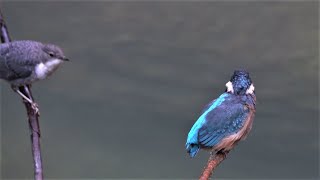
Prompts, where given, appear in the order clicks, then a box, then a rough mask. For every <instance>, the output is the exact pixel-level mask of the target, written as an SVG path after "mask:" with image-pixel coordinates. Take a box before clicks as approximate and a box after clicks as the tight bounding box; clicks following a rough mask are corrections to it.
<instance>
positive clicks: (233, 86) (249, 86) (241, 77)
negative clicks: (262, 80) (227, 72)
mask: <svg viewBox="0 0 320 180" xmlns="http://www.w3.org/2000/svg"><path fill="white" fill-rule="evenodd" d="M226 86H227V90H226V92H229V93H232V94H236V95H245V94H253V93H254V86H253V83H252V81H251V79H250V77H249V73H248V72H247V71H244V70H236V71H234V73H233V75H232V77H231V79H230V81H229V82H228V83H227V84H226Z"/></svg>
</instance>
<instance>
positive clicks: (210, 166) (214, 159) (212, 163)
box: [199, 152, 228, 180]
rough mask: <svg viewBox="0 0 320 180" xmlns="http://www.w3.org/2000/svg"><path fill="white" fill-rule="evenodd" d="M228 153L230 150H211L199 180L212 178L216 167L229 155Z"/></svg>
mask: <svg viewBox="0 0 320 180" xmlns="http://www.w3.org/2000/svg"><path fill="white" fill-rule="evenodd" d="M227 154H228V152H223V153H221V152H218V153H214V152H211V153H210V157H209V160H208V163H207V166H206V167H205V168H204V170H203V172H202V174H201V176H200V178H199V180H208V179H210V177H211V175H212V173H213V171H214V170H215V168H216V167H217V166H218V165H219V164H220V163H221V162H222V161H223V160H224V159H225V158H226V157H227Z"/></svg>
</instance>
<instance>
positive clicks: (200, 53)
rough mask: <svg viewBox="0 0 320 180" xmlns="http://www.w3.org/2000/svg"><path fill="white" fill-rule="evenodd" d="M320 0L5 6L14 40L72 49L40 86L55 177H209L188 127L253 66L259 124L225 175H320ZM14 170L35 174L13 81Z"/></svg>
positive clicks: (5, 115)
mask: <svg viewBox="0 0 320 180" xmlns="http://www.w3.org/2000/svg"><path fill="white" fill-rule="evenodd" d="M317 7H318V3H316V2H308V3H302V2H300V3H297V2H282V3H271V2H266V3H254V2H239V3H235V2H229V3H221V2H211V3H210V2H208V3H205V2H194V3H191V2H185V3H182V2H180V3H178V2H175V3H168V2H167V3H165V2H157V3H145V2H131V3H129V2H120V3H115V2H95V3H93V2H90V3H89V2H87V3H85V2H82V3H80V2H77V3H75V2H51V3H48V2H47V3H44V2H26V3H23V2H2V3H1V9H2V11H3V13H4V15H5V17H6V21H7V25H8V27H9V31H10V34H11V36H12V38H13V39H33V40H38V41H43V42H51V43H55V44H58V45H60V46H61V47H62V48H63V49H64V51H65V53H66V55H67V56H68V57H69V58H70V59H71V62H70V63H65V64H64V65H63V67H61V68H60V69H59V70H58V71H57V72H56V73H55V74H54V75H53V76H52V77H50V78H49V79H48V80H46V81H43V82H39V83H37V84H34V86H33V92H34V96H35V98H36V100H37V101H38V103H39V105H40V108H41V117H40V120H41V130H42V150H43V161H44V167H45V176H46V177H48V178H116V177H117V178H147V179H149V178H182V179H186V178H197V177H198V176H199V175H200V171H201V170H202V168H203V166H204V164H205V163H206V159H207V157H208V153H207V152H204V151H201V153H200V154H199V155H198V156H197V157H196V158H195V159H190V158H189V157H188V156H187V154H186V152H185V149H184V144H185V140H186V136H187V133H188V132H189V130H190V128H191V126H192V124H193V123H194V122H195V120H196V119H197V118H198V117H199V115H200V112H201V109H202V107H203V106H204V105H205V104H206V103H207V102H209V101H210V100H212V99H214V98H216V97H218V96H219V94H221V93H222V92H223V91H224V90H225V86H224V85H225V83H226V82H227V81H228V80H229V78H230V76H231V74H232V73H233V70H234V69H238V68H244V69H247V70H248V71H249V72H250V73H251V77H252V79H253V81H254V83H255V86H256V93H257V98H258V105H257V114H256V119H255V122H254V127H253V131H252V132H251V134H250V135H249V137H248V138H247V141H245V142H242V143H240V144H239V146H237V147H236V149H235V150H233V151H232V152H231V153H230V154H229V156H228V159H227V160H226V161H224V162H223V163H222V164H221V166H219V168H218V169H217V170H216V175H215V177H219V178H245V179H248V178H267V179H270V178H316V177H317V176H318V168H319V164H318V160H319V156H318V151H319V138H318V137H319V133H318V132H319V131H318V129H319V122H318V119H319V113H318V111H319V103H318V100H319V62H318V59H319V55H318V51H319V46H318V33H319V23H318V22H319V18H318V8H317ZM1 91H2V96H1V102H2V108H1V110H2V114H1V115H2V116H1V126H2V127H1V135H2V143H1V146H2V148H1V150H2V151H1V170H2V177H3V178H31V177H32V175H33V170H32V159H31V152H30V149H31V148H30V140H29V130H28V124H27V120H26V115H25V109H24V106H23V105H22V103H21V102H20V99H19V97H18V96H17V95H16V94H14V93H13V92H12V91H11V89H10V87H9V85H8V84H7V83H5V82H2V83H1Z"/></svg>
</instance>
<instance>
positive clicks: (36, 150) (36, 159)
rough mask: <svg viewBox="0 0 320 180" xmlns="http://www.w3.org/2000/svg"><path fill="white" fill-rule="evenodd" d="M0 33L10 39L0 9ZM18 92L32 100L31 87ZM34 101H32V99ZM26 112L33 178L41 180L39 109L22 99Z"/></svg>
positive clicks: (2, 37) (6, 40)
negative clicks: (29, 132) (29, 134)
mask: <svg viewBox="0 0 320 180" xmlns="http://www.w3.org/2000/svg"><path fill="white" fill-rule="evenodd" d="M0 29H1V31H0V33H1V36H0V37H1V43H8V42H10V41H11V39H10V36H9V33H8V29H7V26H6V24H5V21H4V18H3V15H2V12H1V10H0ZM19 90H20V92H22V93H23V94H24V95H25V96H26V97H28V98H29V99H31V100H32V101H33V97H32V92H31V88H30V87H29V86H22V87H19ZM33 102H34V101H33ZM23 103H24V105H25V107H26V109H27V114H28V122H29V128H30V131H31V144H32V155H33V165H34V179H35V180H42V179H43V171H42V160H41V149H40V127H39V119H38V118H39V111H36V109H35V108H33V107H32V104H31V103H29V102H27V101H25V100H24V101H23Z"/></svg>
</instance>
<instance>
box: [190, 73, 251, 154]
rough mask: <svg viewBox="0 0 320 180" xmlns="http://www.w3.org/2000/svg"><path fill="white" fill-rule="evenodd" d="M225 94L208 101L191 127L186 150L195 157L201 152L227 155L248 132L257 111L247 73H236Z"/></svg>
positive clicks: (227, 85) (228, 83) (227, 84)
mask: <svg viewBox="0 0 320 180" xmlns="http://www.w3.org/2000/svg"><path fill="white" fill-rule="evenodd" d="M226 87H227V88H226V90H225V92H224V93H223V94H221V95H220V96H219V97H218V98H217V99H215V100H213V101H211V102H210V103H209V104H208V105H207V106H205V108H204V109H203V111H202V114H201V116H200V117H199V118H198V120H197V121H196V122H195V124H194V125H193V126H192V128H191V130H190V132H189V134H188V138H187V142H186V149H187V152H188V153H189V155H190V157H195V156H196V154H197V153H198V152H199V150H200V149H205V150H211V151H212V152H217V153H227V152H229V151H230V150H231V149H233V148H234V146H235V145H236V144H237V143H238V142H239V141H240V140H244V139H245V138H246V137H247V135H248V133H249V132H250V130H251V127H252V122H253V119H254V116H255V111H256V107H255V106H256V96H255V91H254V86H253V83H252V81H251V79H250V76H249V73H248V72H247V71H245V70H235V71H234V73H233V75H232V77H231V79H230V81H228V82H227V83H226Z"/></svg>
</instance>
